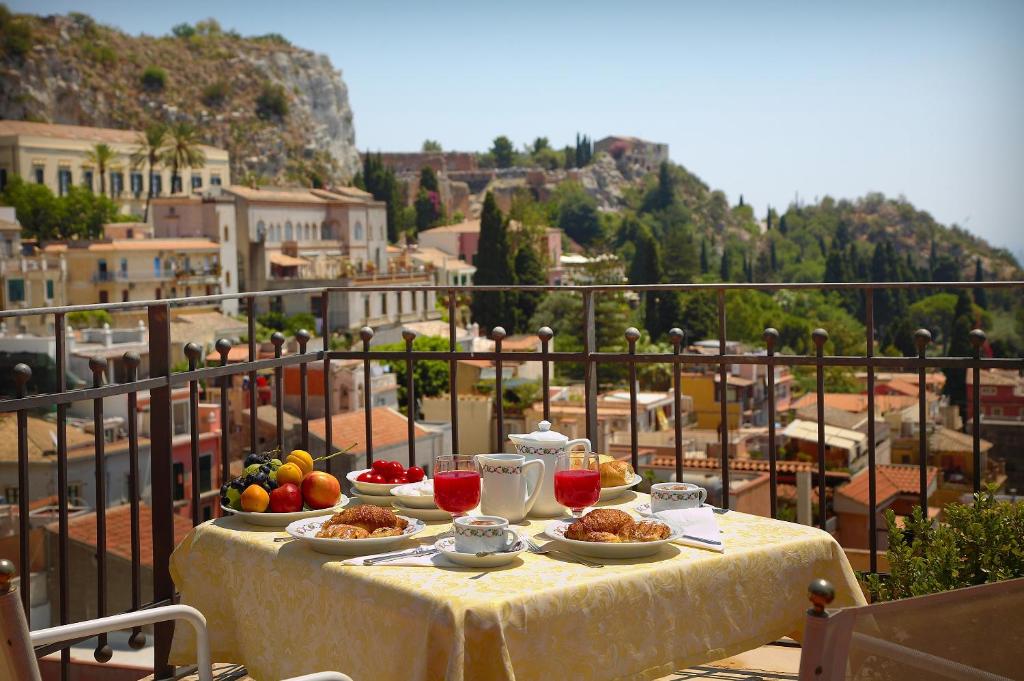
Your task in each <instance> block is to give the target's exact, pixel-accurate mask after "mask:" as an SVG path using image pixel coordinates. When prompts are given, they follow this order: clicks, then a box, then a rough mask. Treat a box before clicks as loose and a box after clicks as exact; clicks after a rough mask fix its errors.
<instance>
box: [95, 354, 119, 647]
mask: <svg viewBox="0 0 1024 681" xmlns="http://www.w3.org/2000/svg"><path fill="white" fill-rule="evenodd" d="M89 370H90V371H92V387H94V388H99V387H100V386H102V385H103V378H104V376H103V374H104V372H105V371H106V370H107V361H106V360H105V359H103V358H102V357H93V358H91V359H90V360H89ZM92 426H93V442H94V446H95V448H96V459H95V467H94V472H95V474H96V478H95V481H96V482H95V491H96V615H97V616H98V617H105V616H106V614H107V459H106V453H105V451H104V446H105V444H106V438H105V433H104V429H103V398H102V397H97V398H96V399H94V400H93V401H92ZM113 655H114V651H113V649H112V648H111V647H110V645H108V644H107V635H106V634H100V635H99V636H98V637H97V639H96V650H94V651H93V657H94V658H96V661H97V662H100V663H103V662H109V661H110V658H111V657H113Z"/></svg>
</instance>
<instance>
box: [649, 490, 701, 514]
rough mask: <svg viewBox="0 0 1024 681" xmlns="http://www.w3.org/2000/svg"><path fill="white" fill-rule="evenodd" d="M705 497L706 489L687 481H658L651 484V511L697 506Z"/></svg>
mask: <svg viewBox="0 0 1024 681" xmlns="http://www.w3.org/2000/svg"><path fill="white" fill-rule="evenodd" d="M707 498H708V491H707V490H706V489H704V488H703V487H698V486H697V485H693V484H690V483H688V482H658V483H655V484H653V485H651V512H653V513H657V512H659V511H668V510H671V509H674V508H698V507H699V506H701V505H702V504H703V503H704V502H705V501H706V500H707Z"/></svg>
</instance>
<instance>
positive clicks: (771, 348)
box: [763, 326, 779, 518]
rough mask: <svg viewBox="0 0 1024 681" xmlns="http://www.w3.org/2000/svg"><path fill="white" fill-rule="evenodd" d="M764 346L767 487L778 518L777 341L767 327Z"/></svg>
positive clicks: (774, 333) (775, 333) (774, 332)
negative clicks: (766, 404) (776, 436)
mask: <svg viewBox="0 0 1024 681" xmlns="http://www.w3.org/2000/svg"><path fill="white" fill-rule="evenodd" d="M763 338H764V345H765V348H766V351H767V356H768V364H767V365H766V366H765V385H766V387H765V391H766V393H767V394H766V395H765V399H767V400H768V476H769V482H768V485H769V487H771V491H770V495H771V509H772V517H773V518H778V517H779V480H778V477H779V476H778V460H777V459H776V456H777V452H776V451H775V344H776V343H777V342H778V340H779V332H778V330H777V329H774V328H772V327H770V326H769V327H768V328H767V329H765V330H764V335H763Z"/></svg>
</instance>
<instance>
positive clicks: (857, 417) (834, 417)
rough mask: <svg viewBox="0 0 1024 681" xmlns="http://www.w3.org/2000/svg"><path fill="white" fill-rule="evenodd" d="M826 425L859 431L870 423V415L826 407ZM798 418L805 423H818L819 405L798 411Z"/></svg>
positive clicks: (812, 405)
mask: <svg viewBox="0 0 1024 681" xmlns="http://www.w3.org/2000/svg"><path fill="white" fill-rule="evenodd" d="M824 412H825V423H826V424H827V425H830V426H838V427H840V428H846V429H848V430H857V428H859V427H861V426H863V425H864V424H866V423H867V422H868V413H867V412H866V411H864V412H852V411H844V410H842V409H836V408H835V407H829V406H827V405H826V406H825V410H824ZM796 417H797V418H798V419H803V420H804V421H814V422H817V421H818V405H817V404H811V405H808V406H806V407H801V408H800V409H797V410H796Z"/></svg>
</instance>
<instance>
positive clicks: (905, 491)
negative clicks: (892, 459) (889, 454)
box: [836, 464, 939, 506]
mask: <svg viewBox="0 0 1024 681" xmlns="http://www.w3.org/2000/svg"><path fill="white" fill-rule="evenodd" d="M875 472H876V473H875V499H876V501H877V502H879V503H881V502H882V501H884V500H886V499H889V498H891V497H893V496H896V495H906V496H915V495H918V494H920V493H921V483H920V475H921V473H920V468H919V467H918V466H913V465H903V464H878V465H877V466H875ZM938 473H939V471H938V469H937V468H935V467H934V466H928V486H929V487H931V485H932V483H933V482H934V481H935V478H936V476H937V475H938ZM868 485H869V477H868V469H867V468H865V469H864V470H862V471H860V472H859V473H857V474H856V475H855V476H853V478H851V479H850V482H849V484H847V485H843V486H842V487H840V488H838V489H837V490H836V494H839V495H841V496H843V497H846V498H847V499H849V500H851V501H855V502H857V503H858V504H861V505H863V506H867V505H868V500H869V499H870V496H869V489H868Z"/></svg>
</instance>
